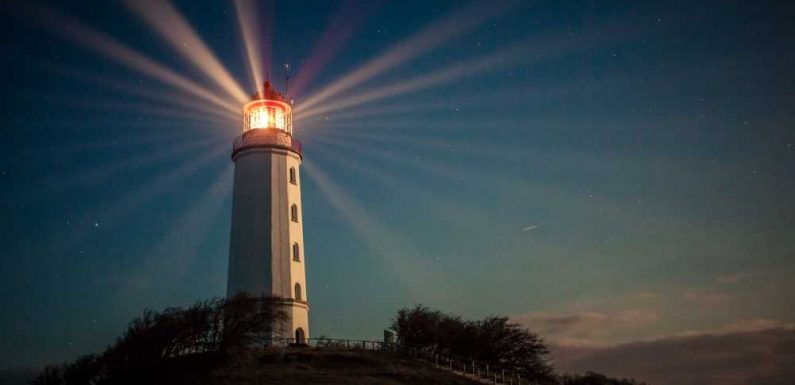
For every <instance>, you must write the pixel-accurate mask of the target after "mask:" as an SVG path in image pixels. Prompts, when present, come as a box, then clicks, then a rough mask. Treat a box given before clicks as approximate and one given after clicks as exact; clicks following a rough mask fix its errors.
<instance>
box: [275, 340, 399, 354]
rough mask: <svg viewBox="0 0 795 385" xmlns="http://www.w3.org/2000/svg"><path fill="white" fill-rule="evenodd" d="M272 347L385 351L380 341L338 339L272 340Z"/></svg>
mask: <svg viewBox="0 0 795 385" xmlns="http://www.w3.org/2000/svg"><path fill="white" fill-rule="evenodd" d="M272 341H273V344H272V345H274V346H310V347H313V348H318V349H324V350H377V351H381V350H385V348H384V343H383V342H381V341H370V340H348V339H339V338H324V337H320V338H307V339H306V340H304V343H302V344H296V343H295V338H274V339H273V340H272Z"/></svg>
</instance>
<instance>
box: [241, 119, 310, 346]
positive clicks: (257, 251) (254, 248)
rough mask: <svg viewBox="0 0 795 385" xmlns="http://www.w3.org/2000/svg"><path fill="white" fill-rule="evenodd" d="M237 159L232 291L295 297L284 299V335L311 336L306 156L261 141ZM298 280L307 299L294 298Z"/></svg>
mask: <svg viewBox="0 0 795 385" xmlns="http://www.w3.org/2000/svg"><path fill="white" fill-rule="evenodd" d="M285 135H286V134H285ZM244 140H245V139H244ZM233 160H234V162H235V180H234V186H233V189H234V191H233V203H232V230H231V235H230V248H229V276H228V283H227V295H234V294H235V293H238V292H248V293H250V294H254V295H275V296H280V297H282V298H285V299H292V300H293V301H290V302H286V303H285V306H286V310H287V313H288V317H289V319H288V321H287V322H286V323H287V324H288V325H290V331H289V334H288V335H284V336H283V337H290V338H292V337H295V330H296V329H298V328H299V327H300V328H301V329H303V331H304V335H305V337H306V338H309V304H308V296H307V283H306V270H305V263H306V252H305V248H304V235H303V215H302V214H303V207H302V205H301V177H300V165H301V157H300V155H299V154H298V153H296V152H294V151H291V150H287V149H284V148H282V147H280V146H272V145H268V144H258V145H257V146H255V147H250V148H245V149H243V150H240V151H238V152H237V153H235V154H234V156H233ZM290 168H295V170H296V184H291V183H290V182H289V172H290ZM293 204H295V205H296V206H297V207H298V222H297V223H296V222H293V221H291V219H290V207H291V205H293ZM293 243H298V245H299V249H300V261H298V262H296V261H293V254H292V250H293ZM296 283H299V284H300V285H301V289H302V293H301V299H302V300H301V301H298V302H296V301H295V298H294V297H295V292H294V286H295V284H296ZM285 334H287V332H286V331H285Z"/></svg>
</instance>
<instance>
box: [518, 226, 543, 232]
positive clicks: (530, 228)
mask: <svg viewBox="0 0 795 385" xmlns="http://www.w3.org/2000/svg"><path fill="white" fill-rule="evenodd" d="M540 226H541V225H532V226H527V227H525V228H523V229H522V231H532V230H535V229H537V228H539V227H540Z"/></svg>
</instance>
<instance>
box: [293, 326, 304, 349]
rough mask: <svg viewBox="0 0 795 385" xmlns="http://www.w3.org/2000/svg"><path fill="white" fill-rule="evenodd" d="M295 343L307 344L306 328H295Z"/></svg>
mask: <svg viewBox="0 0 795 385" xmlns="http://www.w3.org/2000/svg"><path fill="white" fill-rule="evenodd" d="M295 343H296V344H298V345H305V344H306V338H304V329H301V328H298V329H295Z"/></svg>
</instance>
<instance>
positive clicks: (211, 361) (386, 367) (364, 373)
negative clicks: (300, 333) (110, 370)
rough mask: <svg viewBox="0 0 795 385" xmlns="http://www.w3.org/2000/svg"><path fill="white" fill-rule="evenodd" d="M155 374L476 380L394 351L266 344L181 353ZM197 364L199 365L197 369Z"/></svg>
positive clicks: (425, 384)
mask: <svg viewBox="0 0 795 385" xmlns="http://www.w3.org/2000/svg"><path fill="white" fill-rule="evenodd" d="M170 366H171V367H170V368H163V369H165V370H163V371H161V372H160V373H161V374H162V375H163V377H161V378H157V379H156V382H157V383H168V384H178V383H191V384H200V383H201V384H205V383H206V384H230V385H232V384H234V385H248V384H252V385H253V384H258V385H259V384H283V385H299V384H316V385H343V384H345V385H367V384H379V385H401V384H417V385H431V384H451V385H472V384H476V383H475V382H472V381H469V380H467V379H465V378H462V377H460V376H457V375H455V374H452V373H448V372H446V371H443V370H438V369H435V368H434V367H433V366H432V365H429V364H427V363H424V362H421V361H417V360H412V359H410V358H407V357H404V356H402V355H400V354H396V353H387V352H379V351H329V350H318V349H314V348H308V347H304V348H295V347H289V348H266V349H257V350H252V351H246V352H240V353H239V354H235V355H234V356H233V357H232V358H228V359H225V360H224V361H223V362H218V360H217V359H215V358H211V357H209V356H203V355H196V356H186V357H181V359H178V360H174V361H172V362H171V365H170ZM197 368H201V369H199V370H196V369H197Z"/></svg>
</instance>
